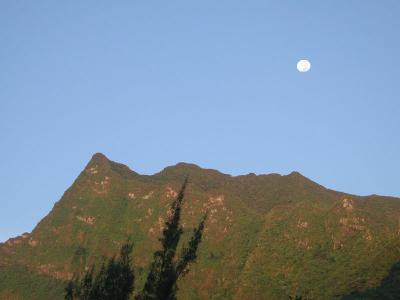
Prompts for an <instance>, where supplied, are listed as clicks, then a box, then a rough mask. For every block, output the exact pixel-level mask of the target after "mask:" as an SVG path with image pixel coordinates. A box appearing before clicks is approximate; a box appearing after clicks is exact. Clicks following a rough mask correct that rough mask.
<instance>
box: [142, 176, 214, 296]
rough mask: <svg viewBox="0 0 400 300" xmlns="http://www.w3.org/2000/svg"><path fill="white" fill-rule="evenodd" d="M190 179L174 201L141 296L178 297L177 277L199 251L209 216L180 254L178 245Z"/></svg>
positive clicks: (202, 221) (203, 220) (183, 272)
mask: <svg viewBox="0 0 400 300" xmlns="http://www.w3.org/2000/svg"><path fill="white" fill-rule="evenodd" d="M187 183H188V181H187V179H186V180H185V182H184V184H183V185H182V188H181V190H180V191H179V194H178V196H177V198H176V199H175V201H174V202H173V203H172V205H171V210H172V211H173V213H172V214H171V216H170V217H169V219H168V220H167V222H166V223H165V228H164V230H163V236H162V238H160V242H161V245H162V249H161V250H159V251H156V252H155V253H154V261H153V263H152V264H151V266H150V271H149V274H148V276H147V280H146V283H145V286H144V288H143V290H142V291H141V293H140V294H139V295H138V296H137V297H136V299H137V300H174V299H176V292H177V290H178V286H177V281H178V279H179V277H180V276H183V275H184V274H186V273H187V272H188V267H189V265H190V264H191V263H192V262H194V261H195V260H196V257H197V255H196V253H197V249H198V246H199V244H200V242H201V238H202V234H203V230H204V224H205V220H206V218H207V215H205V216H204V217H203V219H202V220H201V222H200V224H199V225H198V227H197V228H196V229H194V232H193V235H192V237H191V239H190V241H189V244H188V246H186V247H183V248H182V251H181V253H180V254H179V255H178V256H179V258H178V259H176V256H177V247H178V243H179V240H180V238H181V236H182V233H183V230H182V226H181V225H180V218H181V209H182V204H183V200H184V194H185V189H186V186H187Z"/></svg>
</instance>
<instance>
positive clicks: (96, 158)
mask: <svg viewBox="0 0 400 300" xmlns="http://www.w3.org/2000/svg"><path fill="white" fill-rule="evenodd" d="M90 162H93V163H108V162H110V160H109V159H108V158H107V156H105V155H104V154H103V153H100V152H97V153H95V154H93V156H92V159H91V160H90Z"/></svg>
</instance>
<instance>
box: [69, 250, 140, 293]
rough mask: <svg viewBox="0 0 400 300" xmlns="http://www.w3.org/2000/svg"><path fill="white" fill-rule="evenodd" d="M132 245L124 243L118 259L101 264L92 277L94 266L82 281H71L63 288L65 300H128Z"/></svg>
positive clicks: (131, 283)
mask: <svg viewBox="0 0 400 300" xmlns="http://www.w3.org/2000/svg"><path fill="white" fill-rule="evenodd" d="M132 249H133V244H132V243H131V242H127V243H125V244H124V245H123V246H122V247H121V250H120V255H119V257H118V258H115V257H112V258H109V259H108V260H107V261H106V262H103V264H102V266H101V268H100V271H99V272H98V273H97V274H96V275H94V266H92V267H91V268H90V270H89V271H88V272H86V273H85V275H84V276H83V278H82V279H80V280H79V278H76V279H74V280H71V281H70V282H69V283H68V285H67V286H66V288H65V299H66V300H75V299H79V300H128V299H129V297H130V295H131V294H132V292H133V287H134V280H135V277H134V270H133V267H132V259H131V253H132Z"/></svg>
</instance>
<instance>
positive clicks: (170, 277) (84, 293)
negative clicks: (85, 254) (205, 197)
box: [65, 179, 207, 300]
mask: <svg viewBox="0 0 400 300" xmlns="http://www.w3.org/2000/svg"><path fill="white" fill-rule="evenodd" d="M187 184H188V180H187V179H185V181H184V183H183V185H182V187H181V190H180V191H179V193H178V196H177V197H176V199H175V200H174V201H173V203H172V204H171V208H170V212H171V213H170V214H169V217H168V219H167V221H166V222H165V228H164V230H163V236H162V237H161V238H160V242H161V245H162V249H161V250H158V251H156V252H155V253H154V261H153V262H152V264H151V266H150V271H149V274H148V276H147V280H146V283H145V285H144V287H143V290H142V291H141V292H140V293H139V294H138V295H137V296H136V299H137V300H175V299H176V292H177V290H178V286H177V281H178V279H179V278H180V277H182V276H184V275H185V274H186V273H187V272H188V271H189V265H190V264H191V263H193V262H194V261H195V260H196V258H197V249H198V247H199V245H200V243H201V239H202V235H203V230H204V226H205V221H206V219H207V214H205V215H204V216H203V218H202V219H201V221H200V223H199V225H198V227H197V228H195V229H194V230H193V235H192V236H191V238H190V240H189V243H188V245H187V246H184V247H182V249H181V251H180V253H179V254H178V255H177V247H178V244H179V241H180V238H181V236H182V234H183V229H182V226H181V224H180V221H181V210H182V205H183V201H184V195H185V190H186V186H187ZM132 249H133V244H132V243H131V242H127V243H125V244H124V245H123V246H122V247H121V250H120V255H119V257H118V258H115V257H112V258H109V259H108V260H107V261H106V262H103V264H102V266H101V268H100V270H99V271H98V272H97V273H95V272H94V266H92V267H91V268H90V270H89V271H87V272H86V273H85V275H84V276H83V278H81V279H79V278H75V279H73V280H71V281H70V282H68V285H67V286H66V288H65V299H66V300H78V299H79V300H128V299H129V297H130V295H131V294H132V292H133V287H134V279H135V277H134V272H133V267H132V266H131V264H132V259H131V252H132ZM177 256H178V257H177Z"/></svg>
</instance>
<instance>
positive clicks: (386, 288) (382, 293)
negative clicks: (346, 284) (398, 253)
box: [342, 262, 400, 300]
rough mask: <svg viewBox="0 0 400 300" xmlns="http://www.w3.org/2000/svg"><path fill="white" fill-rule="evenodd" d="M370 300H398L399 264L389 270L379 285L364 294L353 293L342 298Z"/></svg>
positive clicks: (345, 299)
mask: <svg viewBox="0 0 400 300" xmlns="http://www.w3.org/2000/svg"><path fill="white" fill-rule="evenodd" d="M342 299H343V300H352V299H354V300H355V299H371V300H398V299H400V262H397V263H396V264H394V265H393V266H392V268H391V269H390V272H389V274H388V275H387V276H386V277H385V278H384V279H383V280H382V282H381V284H380V285H379V286H378V287H376V288H372V289H368V290H366V291H364V292H353V293H350V294H349V295H346V296H344V297H343V298H342Z"/></svg>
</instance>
